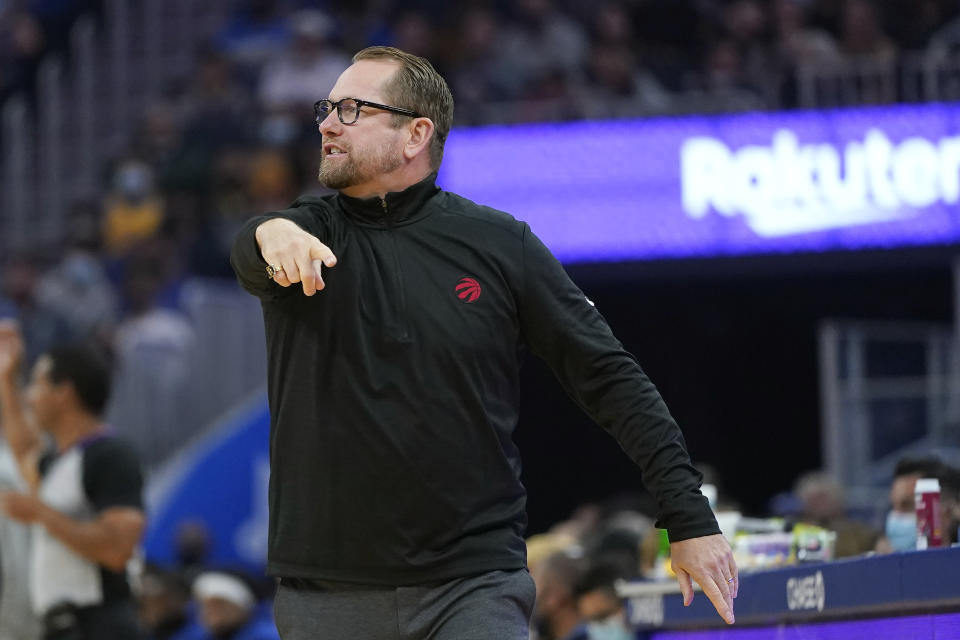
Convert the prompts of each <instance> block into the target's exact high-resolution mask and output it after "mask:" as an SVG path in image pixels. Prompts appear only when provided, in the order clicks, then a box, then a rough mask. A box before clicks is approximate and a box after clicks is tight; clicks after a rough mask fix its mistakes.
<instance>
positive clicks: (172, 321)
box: [107, 244, 196, 464]
mask: <svg viewBox="0 0 960 640" xmlns="http://www.w3.org/2000/svg"><path fill="white" fill-rule="evenodd" d="M166 253H167V250H166V245H165V244H157V245H152V246H149V245H148V246H143V247H141V249H140V251H139V252H138V255H137V256H136V258H135V259H133V260H131V262H130V264H129V265H128V267H127V272H126V274H125V276H124V289H125V291H124V293H125V294H126V299H127V303H128V305H129V310H130V314H129V316H128V317H127V318H126V319H124V320H123V321H122V322H121V323H120V325H119V326H118V327H117V332H116V335H115V337H114V349H115V352H116V358H117V383H116V389H117V393H116V394H115V398H116V399H117V400H119V399H120V398H127V399H129V398H137V399H138V400H139V401H138V402H136V403H131V402H123V403H120V402H114V403H112V404H111V406H110V409H109V411H108V413H107V415H108V416H109V417H110V422H111V423H112V424H116V425H119V426H120V428H123V429H125V430H126V431H125V435H126V436H127V437H128V438H129V439H130V440H131V441H132V442H133V443H134V445H135V446H136V448H137V450H138V451H139V452H140V453H141V454H142V455H144V456H149V457H148V458H147V462H148V464H149V463H157V462H159V461H160V460H161V459H162V457H163V456H165V455H167V454H169V453H171V451H169V450H166V449H164V448H163V447H162V446H160V445H159V443H158V442H157V441H156V440H155V439H154V438H155V434H158V433H161V432H166V433H168V434H169V433H171V432H177V430H180V432H181V433H182V434H183V438H180V439H178V440H179V441H180V442H183V441H184V440H186V438H187V437H188V436H189V432H188V431H187V429H189V428H190V426H191V425H188V424H184V420H183V415H184V414H185V410H186V406H187V392H188V390H189V388H190V364H191V359H190V358H191V354H192V353H193V348H194V343H195V340H196V337H195V334H194V331H193V327H192V326H191V325H190V322H189V321H188V319H187V318H186V317H185V316H184V315H183V313H181V312H179V311H177V310H175V309H167V308H164V307H162V306H160V305H159V304H158V296H159V293H160V291H161V289H162V288H163V286H164V285H165V284H166V282H167V277H168V270H169V265H168V264H167V262H168V260H169V258H167V256H166V255H165V254H166ZM162 442H167V443H170V444H173V440H172V439H171V438H169V437H168V438H164V439H163V440H162Z"/></svg>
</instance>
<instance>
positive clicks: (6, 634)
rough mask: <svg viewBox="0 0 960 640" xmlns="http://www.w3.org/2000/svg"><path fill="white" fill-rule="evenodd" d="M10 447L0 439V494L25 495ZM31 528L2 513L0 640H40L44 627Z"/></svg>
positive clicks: (0, 529)
mask: <svg viewBox="0 0 960 640" xmlns="http://www.w3.org/2000/svg"><path fill="white" fill-rule="evenodd" d="M24 488H25V487H24V485H23V480H22V479H21V478H20V472H18V471H17V463H16V461H14V459H13V455H11V453H10V448H9V447H8V446H7V443H6V442H5V441H3V440H2V439H0V492H3V491H11V490H13V491H23V489H24ZM29 558H30V528H29V527H27V526H25V525H24V524H22V523H20V522H17V521H16V520H12V519H10V518H7V517H6V516H5V515H3V514H2V513H0V640H36V639H37V638H39V637H40V624H39V620H37V617H36V616H35V615H33V610H32V609H31V608H30V590H29V589H28V588H27V580H28V576H29V575H30V567H29Z"/></svg>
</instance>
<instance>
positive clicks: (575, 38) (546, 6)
mask: <svg viewBox="0 0 960 640" xmlns="http://www.w3.org/2000/svg"><path fill="white" fill-rule="evenodd" d="M497 50H498V52H499V58H500V60H501V61H502V62H501V66H500V68H501V69H503V70H504V71H507V72H508V73H505V74H504V75H503V76H502V78H501V79H500V82H501V83H502V84H504V85H505V86H504V88H505V89H506V90H507V92H508V93H509V96H511V97H524V98H529V97H533V96H535V95H537V94H538V93H540V92H541V90H542V88H541V85H542V84H543V83H544V82H548V81H549V80H551V79H553V78H556V77H557V75H558V74H559V77H560V78H562V79H567V78H569V77H570V76H572V75H573V74H575V73H576V72H577V71H578V70H579V69H580V68H582V66H583V63H584V61H585V60H586V56H587V37H586V33H585V32H584V29H583V28H582V27H581V26H580V25H579V24H577V23H576V22H574V21H573V20H571V19H570V18H568V17H567V16H566V15H565V14H564V13H563V12H562V11H560V10H559V9H557V7H556V6H555V5H554V3H553V1H552V0H520V1H519V2H517V3H516V5H515V13H514V15H513V19H512V20H510V21H508V22H507V23H506V24H505V26H504V27H503V29H502V35H501V37H500V40H499V42H498V44H497Z"/></svg>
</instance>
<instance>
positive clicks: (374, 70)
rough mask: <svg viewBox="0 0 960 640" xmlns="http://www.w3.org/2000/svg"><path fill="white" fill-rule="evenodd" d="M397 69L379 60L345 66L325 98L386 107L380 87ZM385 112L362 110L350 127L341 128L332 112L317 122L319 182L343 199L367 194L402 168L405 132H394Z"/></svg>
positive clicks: (390, 63) (390, 120) (371, 109)
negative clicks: (320, 141)
mask: <svg viewBox="0 0 960 640" xmlns="http://www.w3.org/2000/svg"><path fill="white" fill-rule="evenodd" d="M397 68H398V65H397V64H396V63H393V62H388V61H381V60H361V61H359V62H357V63H354V64H353V65H351V66H350V67H348V68H347V70H346V71H344V72H343V73H342V74H341V75H340V78H339V80H337V84H336V85H334V87H333V89H332V90H331V91H330V100H332V101H333V102H336V101H338V100H341V99H343V98H358V99H360V100H369V101H371V102H379V103H380V104H390V102H389V100H388V99H387V98H386V97H385V96H384V94H383V87H384V85H385V83H386V82H387V81H388V80H389V79H390V78H391V77H392V76H393V74H394V73H395V72H396V70H397ZM391 122H392V115H391V114H390V112H388V111H384V110H382V109H376V108H373V107H366V106H365V107H362V108H361V109H360V117H359V118H358V119H357V121H356V122H355V123H354V124H350V125H345V124H343V123H341V122H340V119H339V118H338V117H337V112H336V109H334V110H333V111H332V112H331V113H330V115H328V116H327V118H326V120H324V121H323V122H321V123H320V133H321V134H322V135H323V152H322V155H321V161H320V174H319V179H320V182H321V183H322V184H323V185H324V186H326V187H329V188H330V189H337V190H339V191H343V192H344V193H346V194H347V195H354V196H362V195H368V192H369V190H370V189H369V187H370V185H371V184H372V183H373V182H375V181H376V179H377V178H378V177H380V176H382V175H384V174H387V173H390V172H391V171H393V170H395V169H397V168H399V167H400V166H401V165H402V164H403V155H402V153H403V143H404V135H405V133H406V129H405V128H400V129H395V128H393V126H392V124H391Z"/></svg>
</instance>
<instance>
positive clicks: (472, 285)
mask: <svg viewBox="0 0 960 640" xmlns="http://www.w3.org/2000/svg"><path fill="white" fill-rule="evenodd" d="M454 291H456V293H457V297H458V298H460V302H467V303H469V302H476V301H477V298H479V297H480V292H481V291H483V289H481V288H480V283H479V282H477V279H476V278H460V281H459V282H458V283H457V286H456V288H455V289H454Z"/></svg>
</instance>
